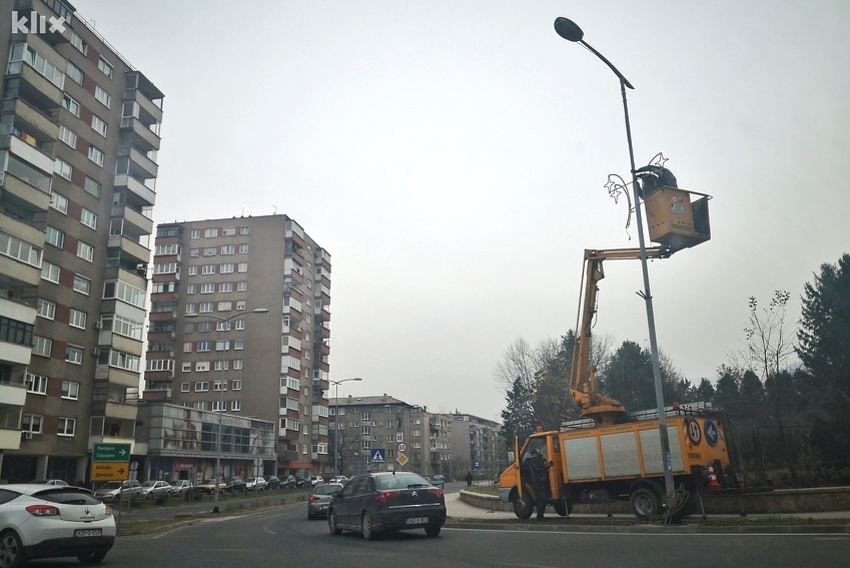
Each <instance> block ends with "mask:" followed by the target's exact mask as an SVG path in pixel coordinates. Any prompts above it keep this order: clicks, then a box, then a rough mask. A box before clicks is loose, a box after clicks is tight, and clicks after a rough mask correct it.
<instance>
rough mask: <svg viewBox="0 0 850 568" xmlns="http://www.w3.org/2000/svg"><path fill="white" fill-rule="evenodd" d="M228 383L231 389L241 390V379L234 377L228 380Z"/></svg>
mask: <svg viewBox="0 0 850 568" xmlns="http://www.w3.org/2000/svg"><path fill="white" fill-rule="evenodd" d="M234 368H235V367H234ZM230 384H231V386H232V387H233V390H235V391H241V390H242V379H235V380H233V381H230Z"/></svg>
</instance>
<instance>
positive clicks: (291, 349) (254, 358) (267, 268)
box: [144, 215, 331, 477]
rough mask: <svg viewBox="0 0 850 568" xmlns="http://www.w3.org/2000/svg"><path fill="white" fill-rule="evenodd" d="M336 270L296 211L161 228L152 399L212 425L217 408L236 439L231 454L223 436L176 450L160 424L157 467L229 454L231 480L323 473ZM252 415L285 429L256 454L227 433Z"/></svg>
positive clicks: (148, 397) (203, 467)
mask: <svg viewBox="0 0 850 568" xmlns="http://www.w3.org/2000/svg"><path fill="white" fill-rule="evenodd" d="M330 274H331V264H330V254H328V252H327V251H326V250H325V249H324V248H322V247H321V246H319V245H318V244H317V243H316V242H315V241H314V240H313V239H312V238H310V236H308V235H307V234H306V233H305V232H304V230H303V229H302V228H301V227H300V226H299V225H298V223H297V222H296V221H294V220H293V219H291V218H289V217H287V216H286V215H270V216H263V217H233V218H228V219H213V220H204V221H186V222H182V223H168V224H163V225H159V226H158V227H157V232H156V243H155V252H154V260H153V267H152V276H151V278H152V283H151V286H152V290H151V314H150V329H149V331H148V352H147V362H146V371H145V392H144V399H145V402H146V404H148V403H149V404H155V403H156V402H157V401H162V402H170V403H171V404H174V405H179V406H183V407H186V408H187V409H192V410H193V411H195V412H198V413H199V416H200V418H199V420H200V422H201V425H202V426H203V423H204V422H205V421H206V422H211V421H212V422H213V423H215V422H218V421H217V420H216V419H215V416H216V415H217V416H218V417H219V418H220V419H221V422H220V423H219V424H221V425H222V426H221V427H222V428H223V431H224V433H223V436H225V445H226V449H225V450H224V451H223V452H221V453H223V454H224V455H221V453H220V452H218V451H217V450H218V445H217V443H215V444H213V443H210V444H207V445H206V446H204V445H203V444H202V445H201V446H199V447H198V448H196V450H197V451H189V450H187V449H186V448H181V447H173V446H174V445H173V444H172V445H171V446H172V447H169V444H168V440H167V438H168V436H169V435H175V434H168V433H166V432H164V431H160V430H153V431H151V433H150V443H151V446H150V451H149V455H150V456H151V459H152V460H156V462H157V464H158V466H157V469H158V471H164V472H165V476H166V477H178V475H177V472H178V471H181V470H184V469H187V468H192V469H194V470H195V471H199V472H206V471H211V469H210V464H211V462H212V461H214V459H215V458H223V462H222V464H221V471H220V472H218V476H222V477H230V476H231V475H236V474H238V473H240V472H242V471H252V472H255V471H256V472H258V473H259V474H260V475H289V474H294V475H301V476H304V475H310V474H311V473H318V472H320V471H321V470H322V467H323V465H324V464H326V463H327V461H328V459H327V458H328V400H327V389H328V384H329V383H328V371H329V366H328V356H329V354H330V300H331V298H330V285H331V280H330ZM211 413H216V414H211ZM246 417H249V418H255V419H258V420H262V421H269V422H273V423H274V424H275V425H276V430H275V432H273V435H272V436H270V437H271V438H273V439H269V440H267V441H266V442H262V443H263V447H264V451H262V452H255V453H251V452H248V454H250V455H246V452H245V451H243V450H244V447H243V446H244V444H240V443H239V442H238V440H235V439H234V435H235V434H233V432H231V431H230V430H229V429H228V424H229V423H230V422H234V421H237V420H239V419H242V418H246ZM217 428H218V427H217V426H216V424H213V427H212V428H210V429H209V430H210V435H211V436H216V437H217V436H218V429H217ZM179 434H180V433H179V432H178V433H177V434H176V435H179ZM184 434H185V433H184ZM159 440H162V441H163V443H161V444H160V443H159ZM204 449H206V451H204ZM267 450H268V451H267ZM257 453H258V454H259V457H257V455H255V454H257ZM215 454H218V455H215ZM246 461H250V462H252V463H253V465H251V464H246V463H244V462H246ZM249 465H250V467H248V466H249Z"/></svg>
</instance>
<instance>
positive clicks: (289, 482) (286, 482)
mask: <svg viewBox="0 0 850 568" xmlns="http://www.w3.org/2000/svg"><path fill="white" fill-rule="evenodd" d="M280 486H281V488H283V489H295V488H296V487H298V479H297V478H296V477H295V476H294V475H288V476H286V477H281V478H280Z"/></svg>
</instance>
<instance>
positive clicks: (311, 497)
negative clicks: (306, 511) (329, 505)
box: [310, 495, 319, 502]
mask: <svg viewBox="0 0 850 568" xmlns="http://www.w3.org/2000/svg"><path fill="white" fill-rule="evenodd" d="M318 500H319V498H318V497H316V496H315V495H310V502H313V501H318Z"/></svg>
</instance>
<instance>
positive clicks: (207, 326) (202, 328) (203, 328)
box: [198, 321, 212, 333]
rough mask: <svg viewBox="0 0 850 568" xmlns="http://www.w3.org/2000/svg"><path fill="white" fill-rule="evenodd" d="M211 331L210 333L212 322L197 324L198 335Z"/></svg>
mask: <svg viewBox="0 0 850 568" xmlns="http://www.w3.org/2000/svg"><path fill="white" fill-rule="evenodd" d="M211 331H212V322H211V321H202V322H198V332H199V333H209V332H211Z"/></svg>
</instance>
